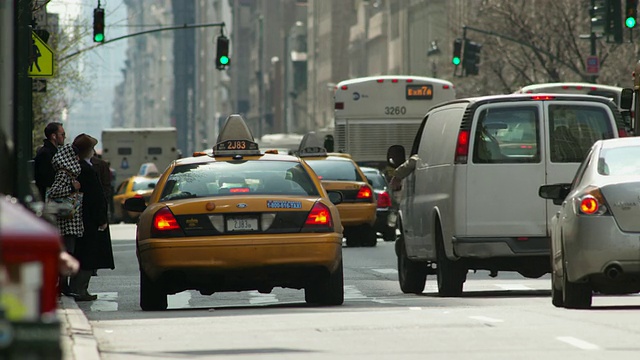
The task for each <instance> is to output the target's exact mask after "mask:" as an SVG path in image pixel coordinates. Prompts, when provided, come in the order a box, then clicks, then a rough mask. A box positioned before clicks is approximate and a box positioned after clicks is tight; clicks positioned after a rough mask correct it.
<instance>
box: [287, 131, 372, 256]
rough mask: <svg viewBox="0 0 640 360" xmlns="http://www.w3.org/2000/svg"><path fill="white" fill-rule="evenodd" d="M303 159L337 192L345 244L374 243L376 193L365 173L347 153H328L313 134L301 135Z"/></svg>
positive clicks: (328, 187) (325, 185)
mask: <svg viewBox="0 0 640 360" xmlns="http://www.w3.org/2000/svg"><path fill="white" fill-rule="evenodd" d="M298 156H300V157H301V158H302V159H304V161H305V162H306V163H307V164H309V166H311V168H313V170H314V171H315V173H316V174H317V176H318V178H319V179H320V180H321V181H322V186H324V188H325V189H327V191H336V192H340V193H341V194H342V196H343V201H342V203H340V204H338V205H337V207H338V211H340V218H341V219H342V225H343V226H344V235H345V237H346V238H347V241H346V242H347V246H350V247H351V246H376V245H377V243H378V236H377V234H376V231H375V229H374V224H375V222H376V209H377V204H376V198H375V193H374V190H373V188H372V187H371V185H370V184H369V181H368V179H367V177H366V176H365V175H364V173H363V172H362V170H360V167H358V165H357V164H356V163H355V162H354V161H353V160H352V159H351V156H349V155H348V154H342V153H327V151H326V149H325V148H324V146H323V145H321V144H320V140H319V139H318V138H317V136H316V134H315V133H313V132H311V133H308V134H306V135H305V136H304V138H303V139H302V141H301V142H300V149H299V151H298Z"/></svg>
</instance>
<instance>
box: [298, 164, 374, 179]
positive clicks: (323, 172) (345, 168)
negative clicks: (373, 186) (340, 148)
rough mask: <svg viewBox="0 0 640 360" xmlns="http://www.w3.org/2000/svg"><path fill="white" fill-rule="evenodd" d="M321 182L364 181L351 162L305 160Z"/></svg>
mask: <svg viewBox="0 0 640 360" xmlns="http://www.w3.org/2000/svg"><path fill="white" fill-rule="evenodd" d="M305 161H306V162H307V164H309V166H311V168H312V169H313V171H315V172H316V174H317V175H318V177H319V178H320V179H321V180H336V181H364V179H363V178H362V176H360V174H359V173H358V171H357V170H356V167H355V165H354V164H353V163H352V162H351V161H338V160H305Z"/></svg>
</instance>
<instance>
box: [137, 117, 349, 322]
mask: <svg viewBox="0 0 640 360" xmlns="http://www.w3.org/2000/svg"><path fill="white" fill-rule="evenodd" d="M194 155H196V154H194ZM341 201H342V194H340V193H339V192H331V191H329V192H327V191H326V190H325V189H324V188H323V187H322V184H321V183H320V181H319V180H318V178H317V177H316V176H315V174H314V172H313V170H312V169H311V168H310V167H309V166H308V165H307V164H306V163H305V162H304V161H302V160H301V159H300V158H298V157H295V156H290V155H283V154H277V153H276V152H269V151H267V152H266V153H261V152H260V149H259V148H258V144H257V143H255V141H254V139H253V136H252V135H251V132H250V130H249V128H248V127H247V125H246V124H245V122H244V120H243V119H242V117H241V116H240V115H231V116H230V117H229V118H228V119H227V121H226V123H225V125H224V127H223V129H222V131H221V132H220V135H219V137H218V141H217V144H216V145H215V147H214V148H213V151H212V152H211V153H210V154H209V155H208V154H207V153H202V154H201V155H200V156H194V157H189V158H183V159H179V160H176V161H174V162H173V163H172V164H171V165H170V166H169V167H168V168H167V169H166V170H165V172H164V173H163V174H162V175H161V177H160V180H159V181H158V184H157V185H156V190H155V192H154V193H153V195H152V197H151V199H150V201H149V205H148V206H147V205H145V203H144V201H143V200H142V199H140V198H132V199H129V200H127V201H126V202H125V207H126V208H127V209H129V210H132V211H142V214H141V215H140V220H139V222H138V227H137V233H136V254H137V257H138V262H139V265H140V266H139V267H140V307H141V308H142V310H165V309H166V308H167V294H175V293H178V292H181V291H184V290H198V291H200V293H201V294H204V295H210V294H213V293H214V292H225V291H244V290H258V291H260V292H261V293H269V292H271V290H272V289H273V288H274V287H283V288H293V289H304V295H305V301H306V302H307V303H310V304H320V305H340V304H342V303H343V301H344V289H343V267H342V266H343V265H342V237H343V234H342V225H341V221H340V214H339V212H338V209H337V208H336V206H335V205H334V203H340V202H341Z"/></svg>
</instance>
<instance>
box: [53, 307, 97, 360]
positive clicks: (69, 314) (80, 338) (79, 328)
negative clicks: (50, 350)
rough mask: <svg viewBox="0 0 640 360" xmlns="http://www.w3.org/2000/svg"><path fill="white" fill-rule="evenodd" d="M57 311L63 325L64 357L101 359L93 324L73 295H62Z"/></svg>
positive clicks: (65, 359)
mask: <svg viewBox="0 0 640 360" xmlns="http://www.w3.org/2000/svg"><path fill="white" fill-rule="evenodd" d="M57 312H58V317H59V318H60V324H61V327H62V328H61V330H60V332H61V339H60V344H61V347H62V353H63V359H64V360H100V354H99V352H98V343H97V341H96V339H95V338H94V336H93V329H92V328H91V324H89V320H88V319H87V317H86V316H85V315H84V313H83V312H82V310H80V308H79V307H78V304H76V301H75V300H74V299H73V298H71V297H68V296H61V297H60V299H59V301H58V311H57Z"/></svg>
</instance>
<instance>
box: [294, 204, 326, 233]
mask: <svg viewBox="0 0 640 360" xmlns="http://www.w3.org/2000/svg"><path fill="white" fill-rule="evenodd" d="M302 230H303V231H314V232H315V231H332V230H333V219H332V218H331V211H330V210H329V208H328V207H327V205H325V204H323V203H320V202H317V203H315V205H313V208H312V209H311V211H310V212H309V215H307V220H305V222H304V226H303V228H302Z"/></svg>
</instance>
